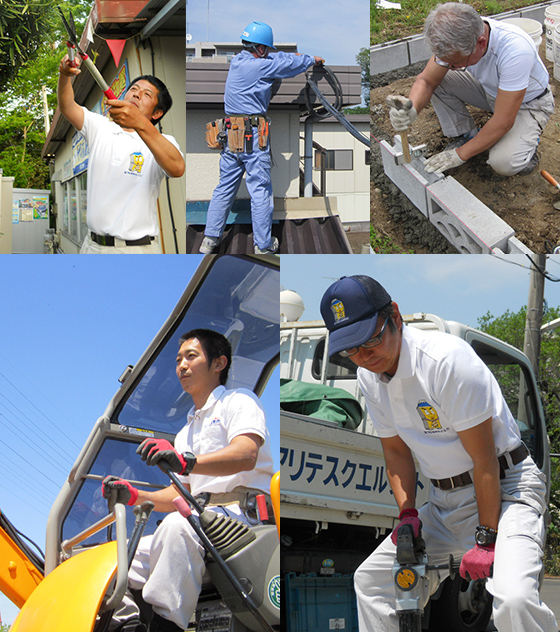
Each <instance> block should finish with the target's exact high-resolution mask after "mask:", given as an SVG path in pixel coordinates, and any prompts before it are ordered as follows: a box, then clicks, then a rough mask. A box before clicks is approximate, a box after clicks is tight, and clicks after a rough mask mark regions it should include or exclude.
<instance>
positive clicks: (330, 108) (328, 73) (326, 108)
mask: <svg viewBox="0 0 560 632" xmlns="http://www.w3.org/2000/svg"><path fill="white" fill-rule="evenodd" d="M322 70H323V71H324V72H325V77H326V79H327V81H328V83H329V85H330V86H331V87H332V89H333V91H334V94H335V103H334V105H332V104H330V103H329V102H328V101H327V99H326V98H325V95H324V94H323V93H322V92H321V90H319V87H318V86H317V82H316V81H315V79H313V75H314V74H315V73H317V72H318V71H317V69H315V70H314V71H313V72H310V71H309V70H308V71H307V72H306V73H305V77H306V79H307V83H306V85H305V90H304V98H305V105H306V106H307V109H308V110H309V112H310V113H311V114H312V115H313V116H315V117H316V118H319V119H322V118H327V117H328V116H334V117H335V118H336V120H337V121H338V122H339V123H340V124H341V125H342V126H343V127H344V128H345V129H346V131H347V132H350V134H352V136H354V138H356V139H357V140H359V141H360V142H361V143H363V144H364V145H367V146H368V147H370V139H369V138H366V137H365V136H364V135H363V134H362V133H361V132H360V131H359V130H357V129H356V128H355V127H354V125H352V123H350V121H349V120H348V119H347V118H346V117H345V116H344V114H342V113H341V112H340V108H341V107H342V87H341V85H340V81H339V80H338V78H337V76H336V75H335V74H334V72H333V71H332V70H331V69H330V68H328V67H327V66H322ZM309 89H311V90H312V91H313V93H314V94H315V96H316V97H317V99H319V101H320V103H321V105H322V107H319V108H317V107H316V105H313V104H312V103H311V97H310V93H309Z"/></svg>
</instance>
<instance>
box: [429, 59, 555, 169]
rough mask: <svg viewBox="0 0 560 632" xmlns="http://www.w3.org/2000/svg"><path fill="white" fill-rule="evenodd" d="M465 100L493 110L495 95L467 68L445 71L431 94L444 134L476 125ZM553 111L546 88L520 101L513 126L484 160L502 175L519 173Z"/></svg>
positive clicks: (463, 131) (468, 128)
mask: <svg viewBox="0 0 560 632" xmlns="http://www.w3.org/2000/svg"><path fill="white" fill-rule="evenodd" d="M467 104H468V105H472V106H474V107H476V108H480V109H481V110H486V111H488V112H494V107H495V99H493V98H492V97H491V96H490V95H489V94H488V93H487V92H486V91H485V90H484V88H483V86H482V84H481V83H480V82H479V81H478V80H477V79H475V78H474V77H473V76H472V75H471V74H470V72H468V71H466V72H457V71H449V72H448V73H447V74H446V75H445V77H444V79H443V81H442V82H441V84H440V85H439V86H438V87H437V89H436V91H435V92H434V94H433V95H432V105H433V106H434V110H435V112H436V114H437V117H438V119H439V122H440V124H441V128H442V131H443V133H444V135H445V136H449V137H455V136H461V135H463V134H465V133H467V132H470V131H471V130H473V129H474V128H475V127H476V125H475V122H474V120H473V118H472V116H471V114H470V113H469V111H468V110H467V107H466V106H467ZM553 112H554V97H553V96H552V93H551V91H550V88H549V89H548V91H547V93H546V94H545V95H544V96H543V97H541V98H540V99H533V100H532V101H530V102H529V103H522V104H521V107H520V108H519V112H518V113H517V117H516V119H515V123H514V125H513V127H512V128H511V129H510V130H509V132H507V134H505V135H504V136H503V137H502V138H501V139H500V140H499V141H498V142H497V143H496V144H495V145H494V146H493V147H491V148H490V153H489V156H488V160H487V163H488V164H489V165H490V166H491V167H492V169H494V171H496V173H499V174H500V175H503V176H512V175H515V174H516V173H519V172H520V171H521V170H522V169H523V168H524V167H525V166H526V165H527V163H528V162H529V161H530V160H531V158H532V156H533V154H534V153H535V150H536V148H537V145H538V144H539V139H540V136H541V134H542V132H543V131H544V128H545V126H546V124H547V122H548V119H549V118H550V116H551V115H552V113H553Z"/></svg>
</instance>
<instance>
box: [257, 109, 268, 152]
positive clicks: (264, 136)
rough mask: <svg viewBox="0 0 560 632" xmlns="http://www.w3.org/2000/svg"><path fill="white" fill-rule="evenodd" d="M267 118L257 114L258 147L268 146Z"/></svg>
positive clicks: (264, 147)
mask: <svg viewBox="0 0 560 632" xmlns="http://www.w3.org/2000/svg"><path fill="white" fill-rule="evenodd" d="M268 126H269V122H268V119H267V118H266V117H264V116H259V149H263V150H264V149H266V148H267V147H268Z"/></svg>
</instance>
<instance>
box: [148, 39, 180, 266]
mask: <svg viewBox="0 0 560 632" xmlns="http://www.w3.org/2000/svg"><path fill="white" fill-rule="evenodd" d="M147 41H148V44H149V45H150V53H151V58H152V75H153V76H154V77H155V74H156V62H155V55H154V47H153V46H152V40H151V38H149V37H148V40H147ZM145 47H146V44H145V42H144V48H145ZM157 125H158V129H159V133H160V134H161V133H162V132H161V123H160V122H159V121H158V124H157ZM165 188H166V191H167V206H168V207H169V216H170V217H171V229H172V232H173V241H174V242H175V253H176V254H179V244H178V243H177V228H176V227H175V217H174V216H173V206H172V204H171V190H170V188H169V177H168V176H165ZM162 238H163V235H162Z"/></svg>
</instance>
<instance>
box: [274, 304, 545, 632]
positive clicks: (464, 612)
mask: <svg viewBox="0 0 560 632" xmlns="http://www.w3.org/2000/svg"><path fill="white" fill-rule="evenodd" d="M403 320H404V322H405V324H406V326H409V327H417V328H420V329H423V330H426V331H428V332H429V331H434V332H436V331H440V332H445V333H448V334H451V335H454V336H459V337H460V338H462V339H463V340H465V341H466V342H468V343H469V344H470V345H471V346H472V347H473V349H474V350H475V351H476V353H477V354H478V355H479V356H480V357H481V358H482V359H483V361H484V362H485V363H486V364H487V365H488V367H489V368H490V370H491V371H492V373H493V374H494V375H495V377H496V378H497V380H498V382H499V384H500V386H501V389H502V392H503V394H504V397H505V399H506V401H507V403H508V406H509V407H510V410H511V412H512V414H513V416H514V417H515V419H516V421H517V424H518V426H519V429H520V431H521V436H522V439H523V441H524V442H525V443H526V445H527V447H528V448H529V450H530V451H531V455H532V456H533V459H534V460H535V462H536V463H537V465H538V466H539V468H540V469H541V470H542V471H543V472H544V473H545V474H547V477H548V475H549V473H550V460H549V444H548V436H547V431H546V422H545V417H544V411H543V407H542V402H541V398H540V394H539V390H538V386H537V381H536V377H535V373H534V371H533V368H532V366H531V363H530V362H529V359H528V358H527V357H526V356H525V354H523V353H522V352H521V351H519V350H518V349H516V348H514V347H512V346H511V345H509V344H507V343H504V342H502V341H500V340H498V339H497V338H494V337H492V336H490V335H488V334H486V333H484V332H481V331H478V330H476V329H474V328H472V327H469V326H467V325H463V324H461V323H458V322H454V321H447V320H445V319H443V318H441V317H439V316H437V315H434V314H425V313H417V314H411V315H404V316H403ZM280 354H281V360H280V362H281V373H280V375H281V378H282V379H283V380H285V382H284V383H285V384H289V382H290V381H294V380H295V381H298V382H304V383H306V384H315V385H318V386H321V385H322V386H323V387H330V388H332V389H341V390H342V391H344V392H346V393H347V394H348V395H349V396H351V397H353V398H355V400H356V401H357V402H358V403H359V404H360V405H361V406H362V422H361V424H360V425H359V426H358V427H356V428H353V427H351V426H349V425H348V424H344V423H343V422H341V421H340V420H336V421H332V420H329V419H328V417H327V416H325V418H321V416H320V414H319V413H315V412H313V413H311V414H302V413H301V409H297V408H295V407H294V406H293V404H292V403H291V402H289V401H282V400H283V395H282V388H281V445H280V453H281V473H282V474H281V513H282V554H281V559H282V562H281V572H282V576H283V578H284V581H285V583H286V590H285V594H286V600H285V601H286V608H287V613H286V617H287V621H288V627H287V630H288V632H296V631H298V632H299V630H300V629H302V627H301V626H302V621H303V620H304V619H305V618H306V617H308V618H309V617H320V616H322V615H324V616H325V617H327V619H328V621H326V622H325V625H329V624H332V625H339V626H340V625H343V623H342V621H344V625H345V626H346V627H350V629H354V628H353V627H352V625H357V623H356V621H355V618H354V617H355V616H356V613H355V610H354V608H355V605H354V604H353V600H354V595H353V588H352V581H351V575H352V573H353V572H354V571H355V570H356V568H357V567H358V566H359V564H360V563H361V562H362V561H363V560H364V559H365V558H366V557H367V556H368V555H369V554H370V553H371V552H372V551H373V550H374V548H375V547H376V546H377V545H378V544H379V543H380V542H381V541H382V539H384V538H385V537H386V536H387V535H388V533H389V532H390V531H391V530H392V529H393V528H394V526H396V524H397V522H398V520H397V515H398V510H397V506H396V503H395V502H394V499H393V496H392V492H391V491H390V488H389V484H388V479H387V475H386V471H385V463H384V458H383V452H382V447H381V442H380V440H379V438H378V437H376V436H375V432H374V429H373V426H372V423H371V419H369V418H368V415H367V411H366V408H365V405H364V398H363V396H362V394H361V393H360V391H359V388H358V385H357V380H356V367H355V365H354V364H353V363H352V362H351V361H350V360H349V359H345V358H342V357H340V356H334V357H333V358H332V359H329V357H328V331H327V329H326V327H325V326H324V323H323V322H322V321H291V322H290V321H287V322H283V323H281V331H280ZM320 397H323V398H324V397H327V395H326V394H325V393H324V392H321V395H320ZM294 410H299V412H294ZM429 485H430V483H429V481H427V480H426V479H425V478H424V477H423V476H422V475H418V477H417V502H418V504H422V503H423V502H424V501H425V500H426V499H427V495H428V490H429ZM329 580H330V583H329ZM335 580H336V582H338V583H337V585H336V589H335V588H333V586H334V585H335V583H334V582H335ZM319 585H320V586H321V590H323V592H324V594H325V595H326V598H325V601H324V602H322V603H323V605H324V607H322V608H318V607H317V602H318V600H319V597H318V596H317V595H318V592H317V591H318V586H319ZM333 590H335V591H337V590H338V591H340V590H343V591H346V593H345V594H347V599H346V601H347V602H348V603H347V604H342V603H341V604H340V607H339V606H337V605H336V604H335V602H334V600H333V599H332V598H329V597H328V595H329V592H332V591H333ZM313 591H315V592H313ZM443 591H445V592H443ZM319 592H320V591H319ZM435 598H439V599H437V600H436V599H435ZM343 601H344V600H343ZM306 602H307V603H306ZM296 603H297V613H295V614H294V613H293V612H291V611H290V604H292V607H293V605H294V604H296ZM450 603H451V604H452V606H451V607H448V606H449V604H450ZM325 604H328V605H325ZM490 612H491V602H490V598H489V596H488V593H486V591H485V590H484V588H483V587H482V588H481V587H480V586H473V585H469V583H468V582H465V581H464V580H461V578H458V579H457V578H456V580H455V581H454V582H451V581H450V580H447V581H446V582H444V584H442V586H441V587H440V589H439V591H438V592H437V593H436V595H434V598H433V599H432V602H431V609H430V610H429V611H427V612H426V614H425V617H424V627H425V629H428V626H429V629H430V630H432V632H436V631H438V630H445V631H446V632H463V631H466V630H484V629H485V627H486V624H485V623H484V621H486V623H487V622H488V619H489V617H490ZM307 625H309V622H307Z"/></svg>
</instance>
